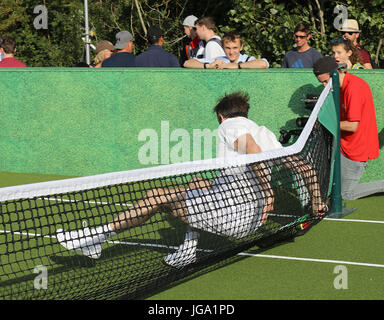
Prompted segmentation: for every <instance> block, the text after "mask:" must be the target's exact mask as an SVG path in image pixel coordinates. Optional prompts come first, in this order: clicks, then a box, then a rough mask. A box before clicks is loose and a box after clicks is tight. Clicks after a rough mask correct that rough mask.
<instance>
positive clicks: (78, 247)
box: [56, 228, 103, 259]
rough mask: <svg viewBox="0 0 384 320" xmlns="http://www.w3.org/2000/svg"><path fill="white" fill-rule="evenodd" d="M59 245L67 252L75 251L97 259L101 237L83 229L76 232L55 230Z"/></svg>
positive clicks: (93, 231) (92, 231)
mask: <svg viewBox="0 0 384 320" xmlns="http://www.w3.org/2000/svg"><path fill="white" fill-rule="evenodd" d="M56 237H57V240H58V241H59V243H60V244H61V245H62V246H63V247H64V248H66V249H68V250H75V251H77V252H80V253H82V254H83V255H85V256H87V257H90V258H92V259H99V258H100V255H101V249H102V246H101V243H102V241H103V239H102V238H103V236H102V235H100V234H97V233H96V231H95V230H91V229H89V228H84V229H83V230H78V231H64V230H63V229H59V230H57V234H56Z"/></svg>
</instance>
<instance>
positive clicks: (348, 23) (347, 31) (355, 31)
mask: <svg viewBox="0 0 384 320" xmlns="http://www.w3.org/2000/svg"><path fill="white" fill-rule="evenodd" d="M339 31H340V32H341V34H342V36H343V38H344V39H347V40H349V41H351V42H352V43H353V44H354V45H356V44H357V39H358V38H359V36H360V32H361V30H360V29H359V24H358V22H357V21H356V20H354V19H347V20H345V22H344V24H343V25H342V27H341V29H340V30H339Z"/></svg>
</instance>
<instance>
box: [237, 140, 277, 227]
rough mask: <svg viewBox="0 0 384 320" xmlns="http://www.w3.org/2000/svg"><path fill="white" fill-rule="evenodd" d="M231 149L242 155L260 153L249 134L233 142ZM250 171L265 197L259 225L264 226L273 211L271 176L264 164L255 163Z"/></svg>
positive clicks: (273, 199) (258, 147)
mask: <svg viewBox="0 0 384 320" xmlns="http://www.w3.org/2000/svg"><path fill="white" fill-rule="evenodd" d="M233 147H234V148H235V149H236V150H238V151H239V152H240V153H243V154H251V153H260V152H261V148H260V146H259V145H258V144H257V143H256V141H255V140H254V139H253V137H252V136H251V135H250V134H249V133H247V134H245V135H242V136H240V137H239V138H238V139H237V140H236V141H235V142H234V144H233ZM252 169H253V170H254V171H255V173H256V176H257V179H258V180H259V182H260V185H261V187H262V188H263V191H264V194H265V196H266V199H265V200H266V203H265V206H264V208H263V216H262V218H261V223H262V224H264V223H265V222H266V220H267V217H268V212H271V211H273V204H274V201H275V198H274V193H273V190H272V187H271V184H270V181H271V174H270V172H269V170H268V168H267V166H266V165H265V163H264V162H259V163H256V164H255V165H253V166H252Z"/></svg>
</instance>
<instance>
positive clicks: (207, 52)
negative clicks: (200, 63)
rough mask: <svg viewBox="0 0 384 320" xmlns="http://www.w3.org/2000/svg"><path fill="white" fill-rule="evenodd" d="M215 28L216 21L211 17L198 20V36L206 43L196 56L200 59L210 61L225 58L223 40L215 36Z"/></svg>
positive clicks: (196, 23) (196, 25)
mask: <svg viewBox="0 0 384 320" xmlns="http://www.w3.org/2000/svg"><path fill="white" fill-rule="evenodd" d="M215 26H216V24H215V21H214V20H213V19H212V18H211V17H204V18H200V19H198V20H196V22H195V28H196V33H197V36H198V37H199V38H200V39H201V40H203V41H205V47H201V48H199V50H198V52H197V54H196V57H197V58H198V59H203V60H210V59H213V58H217V57H222V56H225V52H224V50H223V47H222V44H221V38H220V37H219V36H217V35H216V34H215Z"/></svg>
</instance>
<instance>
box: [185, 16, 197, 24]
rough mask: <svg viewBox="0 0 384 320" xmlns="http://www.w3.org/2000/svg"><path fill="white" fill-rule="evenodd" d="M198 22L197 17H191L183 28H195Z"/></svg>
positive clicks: (187, 18) (186, 20)
mask: <svg viewBox="0 0 384 320" xmlns="http://www.w3.org/2000/svg"><path fill="white" fill-rule="evenodd" d="M196 20H197V17H195V16H194V15H190V16H188V17H186V18H185V19H184V21H183V26H187V27H194V26H195V21H196Z"/></svg>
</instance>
